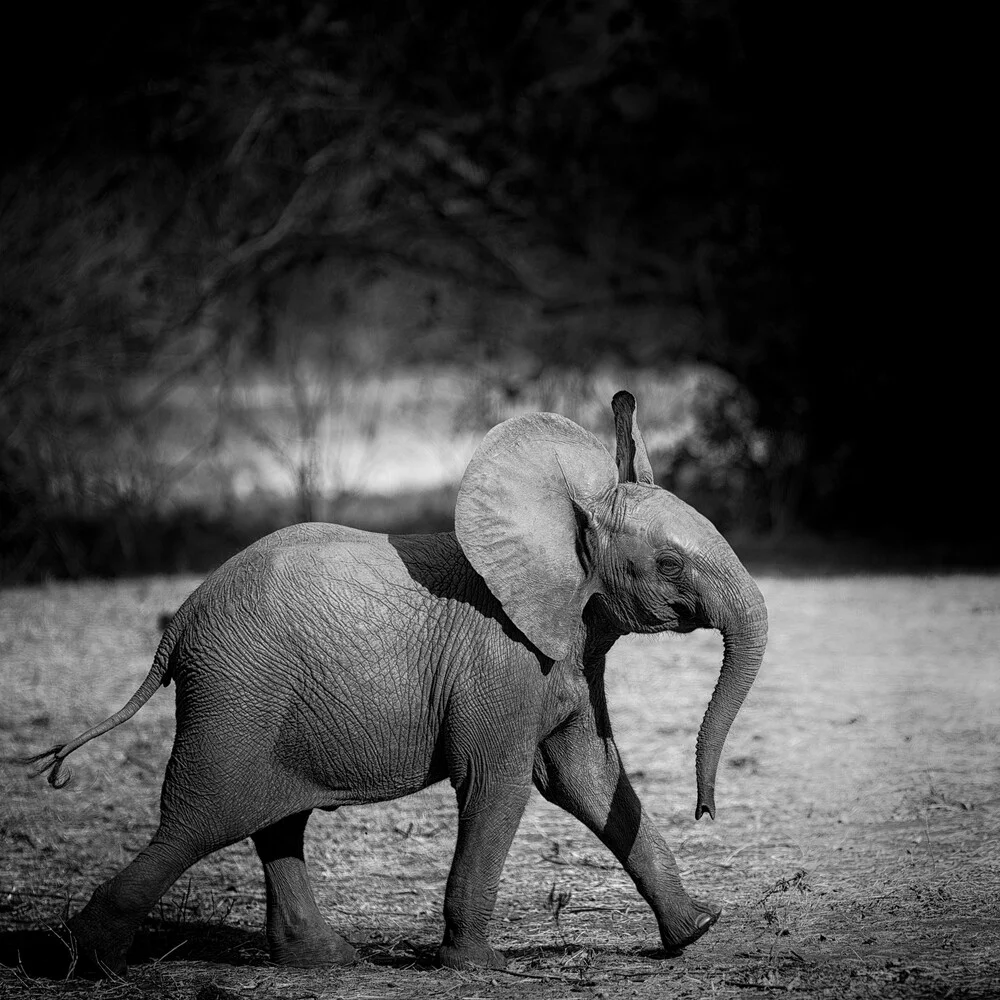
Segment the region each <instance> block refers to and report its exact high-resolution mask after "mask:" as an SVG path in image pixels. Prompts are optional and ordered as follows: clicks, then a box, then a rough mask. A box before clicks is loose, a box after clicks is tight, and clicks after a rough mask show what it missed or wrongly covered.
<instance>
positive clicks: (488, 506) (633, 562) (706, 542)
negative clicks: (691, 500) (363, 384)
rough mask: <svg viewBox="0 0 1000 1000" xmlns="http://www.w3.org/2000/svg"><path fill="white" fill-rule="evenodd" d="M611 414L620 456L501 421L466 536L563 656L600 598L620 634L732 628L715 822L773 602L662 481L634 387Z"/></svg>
mask: <svg viewBox="0 0 1000 1000" xmlns="http://www.w3.org/2000/svg"><path fill="white" fill-rule="evenodd" d="M612 410H613V412H614V417H615V431H616V439H617V445H616V458H615V459H612V457H611V455H610V454H609V452H608V451H607V449H606V448H605V447H604V445H603V444H602V443H601V442H600V441H599V440H598V439H597V438H596V437H595V436H594V435H593V434H591V433H590V432H589V431H586V430H584V429H583V428H582V427H580V426H579V425H578V424H576V423H574V422H573V421H572V420H568V419H567V418H565V417H562V416H559V415H557V414H554V413H535V414H530V415H525V416H520V417H514V418H512V419H510V420H507V421H505V422H504V423H502V424H499V425H498V426H496V427H494V428H493V429H492V430H491V431H490V432H489V433H488V434H487V435H486V437H485V438H484V439H483V442H482V444H481V445H480V446H479V448H478V450H477V451H476V453H475V455H474V456H473V458H472V461H471V462H470V464H469V467H468V469H467V471H466V473H465V476H464V478H463V480H462V484H461V487H460V489H459V494H458V502H457V504H456V510H455V528H456V533H457V536H458V539H459V542H460V543H461V545H462V548H463V550H464V552H465V554H466V557H467V558H468V560H469V562H470V563H471V564H472V566H473V568H474V569H475V570H476V571H477V572H478V573H479V574H480V575H481V576H482V577H483V579H484V580H485V582H486V584H487V586H488V587H489V588H490V590H491V591H492V592H493V594H494V595H495V597H496V598H497V599H498V600H499V601H500V603H501V605H502V606H503V608H504V610H505V611H506V613H507V614H508V616H509V617H510V618H511V620H512V621H513V622H514V624H515V625H516V626H517V627H518V629H520V631H521V632H522V633H523V634H524V636H525V637H526V638H527V639H528V640H529V641H530V642H531V643H532V644H533V645H534V646H535V647H536V648H537V649H538V650H539V651H540V652H541V653H543V654H544V655H545V656H547V657H550V658H551V659H553V660H561V659H564V658H565V657H567V656H568V655H570V654H571V650H572V649H573V648H574V643H578V642H579V637H580V635H581V631H582V621H583V615H584V609H585V608H588V604H589V608H588V615H589V616H593V617H594V618H595V619H596V620H597V621H598V622H599V623H600V626H601V627H602V628H603V629H606V630H607V631H609V632H611V633H612V634H613V635H624V634H626V633H629V632H647V633H651V632H663V631H672V632H689V631H691V630H693V629H696V628H715V629H718V630H719V631H720V632H721V633H722V637H723V642H724V651H723V657H722V669H721V673H720V676H719V680H718V683H717V684H716V687H715V691H714V693H713V694H712V698H711V700H710V702H709V705H708V709H707V710H706V712H705V716H704V718H703V720H702V723H701V728H700V730H699V733H698V743H697V751H696V775H697V785H698V801H697V806H696V809H695V817H696V818H701V816H702V815H703V814H704V813H706V812H707V813H708V814H709V815H710V816H711V817H712V818H713V819H714V818H715V776H716V771H717V768H718V764H719V757H720V755H721V753H722V746H723V744H724V742H725V739H726V735H727V733H728V732H729V727H730V725H731V724H732V722H733V719H734V718H735V717H736V713H737V712H738V711H739V709H740V706H741V705H742V704H743V700H744V698H745V697H746V695H747V692H748V691H749V689H750V686H751V685H752V684H753V681H754V678H755V676H756V674H757V670H758V669H759V667H760V664H761V660H762V658H763V655H764V647H765V645H766V642H767V609H766V607H765V605H764V599H763V597H762V596H761V593H760V590H759V589H758V588H757V585H756V584H755V583H754V581H753V579H752V578H751V577H750V575H749V573H747V571H746V569H745V568H744V567H743V565H742V563H741V562H740V561H739V559H738V558H737V556H736V554H735V553H734V552H733V550H732V548H730V546H729V544H728V543H727V542H726V540H725V539H724V538H723V537H722V535H720V534H719V532H718V531H717V530H716V528H715V526H714V525H713V524H712V523H711V522H710V521H709V520H708V519H707V518H705V517H703V516H702V515H701V514H699V513H698V512H697V511H696V510H694V509H693V508H692V507H690V506H688V504H686V503H684V501H682V500H680V499H679V498H678V497H676V496H674V495H673V494H672V493H669V492H667V491H666V490H664V489H662V488H660V487H658V486H656V485H655V484H654V483H653V473H652V468H651V467H650V463H649V458H648V456H647V454H646V448H645V445H644V444H643V440H642V435H641V433H640V431H639V427H638V424H637V422H636V419H635V400H634V399H633V397H632V396H631V394H630V393H627V392H619V393H617V394H616V396H615V398H614V400H613V402H612Z"/></svg>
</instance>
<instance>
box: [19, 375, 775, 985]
mask: <svg viewBox="0 0 1000 1000" xmlns="http://www.w3.org/2000/svg"><path fill="white" fill-rule="evenodd" d="M612 413H613V416H614V425H615V436H616V446H615V457H614V458H612V457H611V454H610V452H609V451H608V450H607V448H606V447H605V446H604V444H603V443H602V442H601V441H600V440H599V438H597V437H596V436H595V435H593V434H592V433H590V432H589V431H587V430H585V429H584V428H582V427H581V426H579V425H578V424H576V423H574V422H573V421H571V420H569V419H568V418H566V417H564V416H561V415H559V414H554V413H532V414H526V415H521V416H516V417H513V418H511V419H509V420H506V421H504V422H503V423H501V424H499V425H497V426H495V427H494V428H493V429H492V430H490V431H489V432H488V433H487V434H486V436H485V437H484V439H483V441H482V442H481V444H480V445H479V447H478V449H477V450H476V451H475V453H474V455H473V457H472V459H471V460H470V462H469V465H468V467H467V469H466V471H465V473H464V476H463V478H462V480H461V483H460V486H459V491H458V496H457V500H456V506H455V530H454V531H453V532H444V533H439V534H423V535H421V534H414V535H392V534H376V533H371V532H365V531H360V530H357V529H354V528H349V527H343V526H339V525H335V524H330V523H305V524H297V525H293V526H290V527H286V528H283V529H281V530H279V531H276V532H274V533H273V534H269V535H267V536H265V537H264V538H261V539H260V540H258V541H257V542H255V543H253V544H252V545H250V546H249V547H247V548H246V549H244V550H243V551H241V552H239V553H238V554H237V555H235V556H233V557H232V558H231V559H229V560H228V561H227V562H225V563H224V564H223V565H222V566H220V567H219V568H218V569H216V570H215V571H214V572H213V573H211V574H210V575H209V576H208V577H207V578H206V579H205V581H204V582H203V583H202V584H201V585H200V586H199V587H198V588H197V589H196V590H195V591H194V592H193V593H192V594H191V596H190V597H188V598H187V600H186V601H185V602H184V603H183V604H182V605H181V607H180V608H179V610H178V611H177V613H176V614H175V615H174V616H173V618H172V619H171V620H170V621H169V622H168V624H167V626H166V629H165V631H164V633H163V636H162V639H161V641H160V644H159V647H158V649H157V652H156V654H155V658H154V660H153V664H152V667H151V668H150V671H149V673H148V675H147V676H146V678H145V680H144V681H143V682H142V684H141V686H140V687H139V688H138V690H137V691H136V692H135V694H134V695H133V696H132V698H131V699H130V700H129V701H128V703H127V704H126V705H125V706H124V707H123V708H122V709H120V710H119V711H118V712H116V713H115V714H114V715H112V716H111V717H110V718H108V719H106V720H105V721H104V722H102V723H100V724H99V725H97V726H95V727H94V728H92V729H90V730H88V731H87V732H85V733H83V734H82V735H80V736H78V737H77V738H76V739H74V740H72V741H71V742H68V743H65V744H60V745H57V746H54V747H51V748H50V749H49V750H46V751H45V752H44V753H40V754H37V755H36V756H34V757H32V758H29V760H28V761H26V763H33V764H35V765H36V766H37V767H38V771H37V773H39V774H44V773H45V772H48V781H49V783H50V784H52V785H53V786H54V787H59V786H60V785H61V784H63V783H64V781H65V780H66V779H65V776H64V777H60V768H61V766H62V764H63V762H64V761H65V759H66V757H67V756H68V755H69V754H71V753H73V752H74V751H75V750H78V749H79V748H80V747H81V746H83V745H84V744H85V743H87V742H88V741H89V740H92V739H94V738H95V737H97V736H100V735H101V734H102V733H105V732H107V731H108V730H110V729H112V728H114V727H115V726H118V725H120V724H121V723H123V722H125V721H126V720H127V719H129V718H131V717H132V716H133V715H134V714H135V713H136V712H137V711H138V710H139V709H140V708H141V707H142V706H143V705H144V704H145V703H146V702H147V701H148V700H149V699H150V698H151V697H152V695H153V694H154V693H155V692H156V690H157V689H158V688H159V687H160V686H161V685H163V686H166V685H168V684H169V683H170V682H171V681H173V682H174V683H175V690H176V718H177V725H176V733H175V739H174V744H173V748H172V752H171V756H170V758H169V761H168V764H167V767H166V774H165V778H164V783H163V789H162V794H161V801H160V821H159V826H158V828H157V830H156V832H155V834H154V835H153V837H152V839H151V840H150V842H149V844H148V845H147V846H146V847H145V848H144V849H142V850H141V851H139V853H138V854H137V855H135V857H134V858H133V859H132V861H131V862H130V863H129V864H128V865H127V866H126V867H125V868H123V869H122V870H121V871H120V872H119V873H118V874H116V875H115V876H114V877H112V878H110V879H109V880H108V881H106V882H104V883H103V884H101V885H100V886H98V887H97V889H96V890H95V891H94V893H93V895H92V897H91V899H90V901H89V902H88V903H87V904H86V906H85V907H84V908H83V909H82V910H81V911H79V912H78V913H77V914H76V915H75V916H73V917H72V918H71V919H70V920H69V921H68V927H69V930H70V932H71V934H72V936H73V937H74V938H75V942H76V949H77V954H78V956H79V957H78V962H79V963H82V964H81V965H80V969H79V971H81V972H89V973H90V974H98V975H99V974H102V973H104V974H106V973H112V974H118V975H124V974H125V972H126V952H127V950H128V948H129V946H130V943H131V941H132V939H133V936H134V934H135V932H136V930H137V928H138V926H139V925H140V923H141V921H142V920H143V919H144V917H145V915H146V913H147V912H148V911H149V910H150V909H151V907H152V906H153V905H154V904H155V902H156V901H157V900H158V899H159V897H160V896H161V895H162V894H163V893H164V892H165V891H166V890H167V889H168V888H169V887H170V885H171V884H173V883H174V882H175V881H176V880H177V879H178V878H179V877H180V876H181V874H182V873H183V872H184V871H185V870H186V869H187V868H189V867H190V866H191V865H192V864H194V863H195V862H196V861H198V860H199V859H201V858H203V857H205V856H206V855H208V854H209V853H211V852H213V851H216V850H218V849H220V848H222V847H225V846H227V845H229V844H233V843H235V842H236V841H239V840H242V839H244V838H246V837H250V838H251V839H252V841H253V844H254V846H255V848H256V851H257V853H258V855H259V857H260V861H261V863H262V865H263V870H264V881H265V895H266V938H267V942H268V947H269V953H270V956H271V958H272V960H273V961H275V962H277V963H285V964H288V965H293V966H321V965H335V964H337V963H347V962H351V961H353V960H354V959H355V951H354V948H353V947H352V945H351V944H350V943H349V942H348V941H347V940H345V938H344V937H342V936H341V935H340V934H338V933H336V932H335V931H333V930H332V929H331V928H330V927H329V926H328V925H327V923H326V921H325V920H324V918H323V916H322V915H321V913H320V911H319V909H318V907H317V904H316V901H315V899H314V897H313V893H312V889H311V887H310V885H309V881H308V877H307V873H306V867H305V861H304V857H303V835H304V831H305V828H306V823H307V821H308V818H309V815H310V812H311V811H312V810H314V809H322V810H335V809H338V808H339V807H341V806H347V805H352V804H357V803H373V802H381V801H387V800H390V799H393V798H397V797H399V796H403V795H407V794H409V793H412V792H416V791H418V790H419V789H422V788H425V787H427V786H428V785H431V784H432V783H435V782H438V781H441V780H444V779H445V778H447V779H449V780H450V782H451V784H452V786H453V787H454V790H455V795H456V798H457V804H458V832H457V840H456V845H455V850H454V856H453V859H452V864H451V869H450V873H449V876H448V880H447V884H446V889H445V896H444V934H443V939H442V942H441V945H440V947H439V949H438V951H437V960H438V962H439V963H441V964H442V965H444V966H450V967H453V968H473V967H487V968H502V967H503V966H504V964H505V961H506V958H505V956H504V955H503V954H502V953H501V952H499V951H498V950H496V949H495V948H493V947H492V946H491V945H490V942H489V938H488V925H489V922H490V919H491V915H492V911H493V907H494V903H495V901H496V896H497V891H498V887H499V883H500V878H501V872H502V869H503V865H504V862H505V860H506V857H507V854H508V851H509V850H510V847H511V844H512V842H513V839H514V836H515V832H516V830H517V827H518V824H519V822H520V819H521V816H522V813H523V810H524V808H525V805H526V803H527V801H528V798H529V794H530V791H531V788H532V786H534V787H535V788H537V789H538V791H539V792H540V793H541V794H542V795H543V796H544V797H545V798H546V799H547V800H549V801H551V802H553V803H555V804H557V805H559V806H561V807H562V808H563V809H565V810H567V811H568V812H569V813H570V814H572V815H573V816H575V817H576V818H577V819H579V820H580V821H582V822H583V823H584V824H585V825H586V826H587V827H588V828H589V829H590V830H592V831H593V832H594V833H595V834H596V835H597V836H598V837H599V838H600V839H601V841H602V842H603V843H604V844H605V845H606V846H607V847H608V848H609V849H610V850H611V852H612V853H613V854H614V855H615V857H616V858H617V859H618V860H619V862H620V863H621V864H622V865H623V867H624V868H625V870H626V871H627V872H628V874H629V875H630V876H631V878H632V880H633V881H634V882H635V885H636V888H637V889H638V891H639V893H640V894H641V895H642V896H643V897H644V898H645V900H646V901H647V903H648V904H649V906H650V907H651V909H652V911H653V914H654V916H655V918H656V922H657V925H658V929H659V934H660V939H661V941H662V944H663V947H664V949H665V950H666V953H667V954H677V953H678V952H679V950H681V949H683V948H684V947H686V946H687V945H689V944H691V943H692V942H693V941H695V940H696V939H697V938H699V937H700V936H701V935H702V934H704V933H705V932H706V931H707V930H708V929H709V928H710V927H711V926H712V925H713V924H715V922H716V921H717V920H718V918H719V915H720V912H721V910H720V908H719V907H718V906H716V905H713V904H710V903H706V902H701V901H698V900H695V899H693V898H691V897H690V896H689V895H688V893H687V891H686V890H685V888H684V886H683V885H682V882H681V878H680V874H679V871H678V867H677V864H676V861H675V859H674V857H673V855H672V854H671V851H670V849H669V848H668V846H667V844H666V843H665V841H664V839H663V837H662V836H661V835H660V833H659V832H658V831H657V830H656V828H655V826H654V823H653V822H652V820H651V818H650V816H649V814H648V813H647V812H646V811H645V810H644V809H643V807H642V805H641V804H640V802H639V799H638V797H637V795H636V793H635V791H634V789H633V787H632V785H631V783H630V781H629V778H628V776H627V775H626V773H625V770H624V768H623V765H622V761H621V757H620V755H619V752H618V749H617V746H616V744H615V740H614V736H613V734H612V729H611V723H610V720H609V715H608V708H607V701H606V696H605V687H604V669H605V655H606V654H607V652H608V651H609V650H610V649H611V647H612V646H613V645H614V643H615V641H616V640H617V639H618V638H619V637H620V636H622V635H626V634H628V633H657V632H663V631H670V632H679V633H686V632H690V631H692V630H693V629H698V628H714V629H717V630H719V631H720V632H721V633H722V636H723V640H724V645H723V653H722V664H721V669H720V674H719V678H718V681H717V684H716V686H715V689H714V691H713V694H712V696H711V698H710V700H709V704H708V707H707V709H706V711H705V715H704V718H703V720H702V723H701V726H700V729H699V733H698V738H697V744H696V753H695V772H696V782H697V803H696V810H695V818H696V819H699V818H701V816H702V815H704V814H705V813H707V814H708V815H709V816H710V817H712V818H713V819H714V818H715V779H716V770H717V767H718V764H719V759H720V754H721V752H722V747H723V743H724V741H725V738H726V735H727V733H728V731H729V728H730V726H731V724H732V722H733V720H734V718H735V716H736V714H737V712H738V711H739V709H740V707H741V705H742V703H743V701H744V698H745V697H746V695H747V692H748V690H749V689H750V687H751V685H752V683H753V681H754V678H755V676H756V674H757V671H758V669H759V667H760V664H761V661H762V658H763V655H764V650H765V645H766V641H767V610H766V607H765V603H764V599H763V597H762V595H761V593H760V590H759V589H758V587H757V585H756V584H755V582H754V581H753V579H752V578H751V576H750V574H749V573H748V572H747V570H746V569H745V568H744V567H743V565H742V564H741V562H740V561H739V559H738V558H737V556H736V554H735V553H734V552H733V550H732V548H731V547H730V546H729V544H728V543H727V542H726V541H725V539H724V538H723V537H722V535H721V534H720V533H719V532H718V531H717V530H716V528H715V527H714V526H713V525H712V524H711V522H710V521H708V520H707V519H706V518H705V517H703V516H702V515H701V514H699V513H698V512H697V511H695V510H694V509H693V508H692V507H690V506H688V505H687V504H686V503H684V502H683V501H682V500H681V499H679V498H678V497H676V496H674V495H673V494H672V493H670V492H668V491H667V490H664V489H662V488H660V487H659V486H656V485H655V484H654V482H653V474H652V469H651V467H650V463H649V458H648V455H647V452H646V448H645V445H644V443H643V439H642V434H641V432H640V430H639V426H638V422H637V420H636V405H635V400H634V398H633V397H632V395H631V394H630V393H628V392H626V391H621V392H618V393H617V394H616V395H615V397H614V399H613V401H612Z"/></svg>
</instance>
